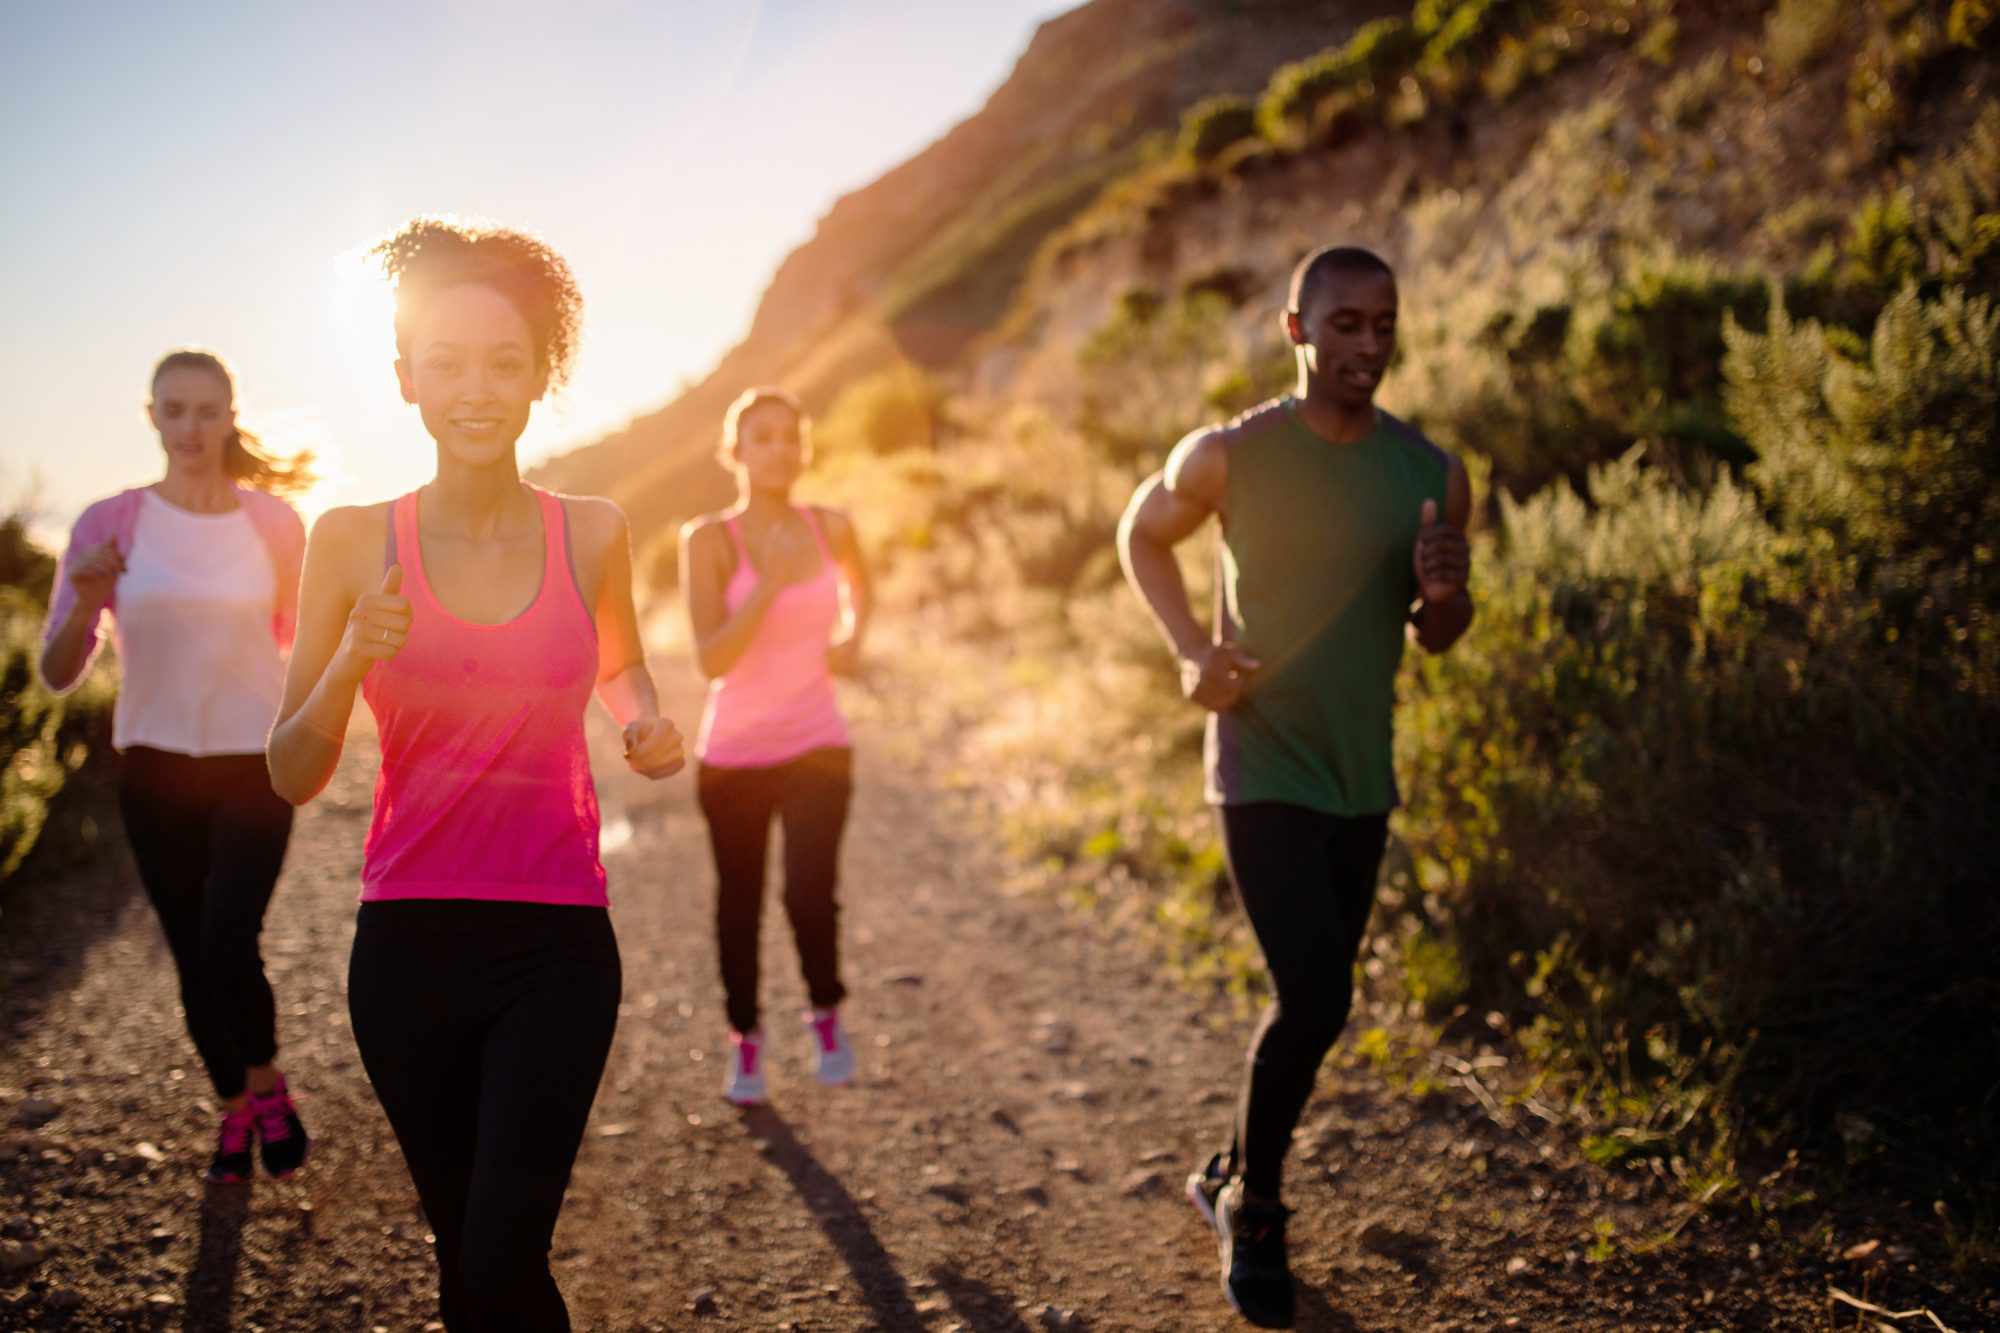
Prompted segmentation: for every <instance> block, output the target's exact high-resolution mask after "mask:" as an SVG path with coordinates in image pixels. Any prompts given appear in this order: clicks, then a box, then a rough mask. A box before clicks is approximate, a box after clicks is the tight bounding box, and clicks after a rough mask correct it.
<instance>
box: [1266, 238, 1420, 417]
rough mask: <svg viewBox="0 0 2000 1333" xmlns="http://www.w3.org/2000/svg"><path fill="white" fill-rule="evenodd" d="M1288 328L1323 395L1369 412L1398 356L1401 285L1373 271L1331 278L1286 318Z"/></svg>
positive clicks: (1313, 287) (1318, 284)
mask: <svg viewBox="0 0 2000 1333" xmlns="http://www.w3.org/2000/svg"><path fill="white" fill-rule="evenodd" d="M1285 328H1286V332H1287V333H1289V334H1290V335H1291V339H1292V341H1293V342H1294V343H1296V344H1298V346H1299V350H1300V352H1301V354H1302V355H1303V356H1304V358H1305V365H1306V371H1307V374H1308V376H1309V378H1310V380H1311V383H1312V385H1313V388H1314V389H1315V390H1316V391H1317V392H1319V393H1322V394H1324V395H1325V396H1326V397H1327V398H1329V399H1331V400H1332V401H1333V402H1335V403H1337V404H1338V405H1340V406H1341V407H1344V408H1348V409H1351V410H1359V409H1362V408H1366V407H1367V406H1368V405H1369V404H1370V403H1372V402H1373V401H1374V398H1375V389H1376V386H1377V385H1379V384H1381V382H1382V376H1383V374H1384V373H1385V372H1387V370H1388V369H1389V362H1390V360H1391V359H1392V358H1393V357H1394V356H1395V355H1396V280H1395V279H1394V278H1393V277H1391V276H1389V275H1388V274H1387V273H1383V272H1380V271H1375V270H1368V269H1360V270H1340V269H1336V270H1334V271H1332V272H1328V273H1325V274H1323V275H1321V276H1320V277H1318V278H1317V279H1316V280H1315V281H1314V282H1313V283H1312V284H1311V286H1310V287H1308V288H1307V290H1306V292H1305V293H1304V295H1303V296H1302V298H1301V300H1300V303H1299V309H1298V311H1297V312H1296V313H1288V314H1287V315H1286V316H1285Z"/></svg>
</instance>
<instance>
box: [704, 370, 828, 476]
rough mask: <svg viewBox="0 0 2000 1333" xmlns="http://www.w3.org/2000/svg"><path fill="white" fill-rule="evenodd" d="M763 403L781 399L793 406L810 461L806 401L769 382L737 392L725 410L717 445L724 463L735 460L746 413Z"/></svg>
mask: <svg viewBox="0 0 2000 1333" xmlns="http://www.w3.org/2000/svg"><path fill="white" fill-rule="evenodd" d="M760 403H782V404H783V405H784V406H786V407H788V408H790V409H791V410H792V419H793V420H794V421H796V422H798V423H799V452H800V453H801V454H803V455H804V456H805V458H806V460H807V461H808V462H810V461H811V460H812V418H811V417H808V416H807V415H806V409H805V407H804V405H803V404H801V403H800V402H799V400H798V399H797V398H795V397H793V396H792V395H791V394H789V393H787V392H786V391H785V390H783V389H780V388H778V387H776V386H775V385H770V384H760V385H757V386H755V387H753V388H749V389H745V390H744V391H743V392H742V393H740V394H738V395H736V401H735V402H733V403H731V404H730V405H729V410H728V411H727V412H724V413H723V414H722V443H721V444H720V445H718V446H717V447H716V451H715V452H716V456H717V457H718V458H720V459H721V460H722V461H723V462H725V463H734V462H735V461H736V436H737V432H738V431H739V430H740V429H741V427H742V425H743V416H744V414H745V413H746V412H748V411H749V410H750V409H751V408H753V407H756V406H758V405H759V404H760Z"/></svg>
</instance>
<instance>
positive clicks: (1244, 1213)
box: [1215, 1180, 1292, 1328]
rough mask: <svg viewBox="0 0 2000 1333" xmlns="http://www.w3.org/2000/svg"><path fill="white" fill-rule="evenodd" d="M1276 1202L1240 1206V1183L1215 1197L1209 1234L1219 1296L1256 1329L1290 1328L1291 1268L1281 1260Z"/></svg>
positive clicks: (1281, 1219) (1286, 1212)
mask: <svg viewBox="0 0 2000 1333" xmlns="http://www.w3.org/2000/svg"><path fill="white" fill-rule="evenodd" d="M1291 1213H1292V1210H1291V1209H1289V1208H1287V1207H1285V1205H1283V1204H1281V1203H1246V1202H1245V1201H1244V1199H1243V1182H1242V1181H1240V1180H1239V1181H1234V1182H1232V1183H1231V1184H1230V1185H1229V1186H1228V1187H1227V1188H1226V1189H1224V1190H1223V1191H1222V1192H1221V1193H1220V1194H1218V1195H1217V1196H1216V1199H1215V1234H1216V1236H1217V1238H1218V1240H1219V1245H1220V1249H1221V1251H1222V1294H1223V1295H1225V1296H1227V1297H1228V1298H1229V1303H1230V1304H1231V1305H1233V1306H1235V1307H1236V1311H1237V1313H1238V1314H1240V1315H1242V1316H1243V1317H1244V1318H1245V1319H1247V1320H1249V1321H1250V1322H1251V1323H1253V1324H1255V1325H1257V1327H1259V1328H1290V1327H1291V1326H1292V1270H1291V1266H1290V1265H1289V1264H1287V1263H1286V1262H1285V1219H1286V1218H1287V1217H1290V1216H1291Z"/></svg>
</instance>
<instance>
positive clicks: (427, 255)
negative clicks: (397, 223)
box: [368, 217, 583, 388]
mask: <svg viewBox="0 0 2000 1333" xmlns="http://www.w3.org/2000/svg"><path fill="white" fill-rule="evenodd" d="M368 253H369V254H370V255H372V256H375V257H376V258H377V259H379V260H380V261H381V264H382V271H383V273H384V274H386V275H387V276H388V278H389V280H390V282H392V283H394V284H395V288H396V350H397V352H398V353H407V351H408V344H409V336H410V325H411V323H412V321H414V320H415V319H416V317H417V312H418V311H420V310H421V309H423V307H424V305H425V304H426V303H427V302H428V301H429V300H430V299H431V298H432V297H434V296H435V295H437V293H439V292H441V291H444V290H445V289H446V288H449V287H458V286H463V285H465V284H467V283H472V284H476V285H479V286H483V287H491V288H492V289H493V290H494V291H496V292H498V293H500V295H502V296H504V297H506V298H507V301H508V303H509V304H510V305H512V306H513V307H514V309H516V310H517V311H519V312H520V314H521V318H522V319H524V320H526V321H527V322H528V329H529V332H530V333H531V334H532V335H533V337H534V340H535V353H536V356H537V357H538V358H539V359H540V361H541V369H543V370H545V371H547V372H548V377H549V385H550V387H552V388H559V387H561V385H562V384H563V382H564V381H565V380H567V379H568V378H569V372H570V368H571V366H572V365H574V363H575V361H576V344H577V337H578V335H579V333H580V332H581V331H582V327H583V294H582V293H581V292H579V291H578V290H577V286H576V278H575V276H574V275H572V274H571V273H570V270H569V265H568V263H566V262H565V261H564V260H563V257H562V256H561V255H559V254H557V253H556V252H555V251H554V250H551V249H550V248H549V246H548V244H547V242H545V241H543V240H542V239H541V238H540V237H536V236H530V235H528V234H527V233H526V232H521V231H514V230H512V229H510V228H506V227H487V226H476V225H474V224H471V223H467V222H460V221H455V220H453V219H450V218H438V217H419V218H411V219H410V220H409V221H408V222H406V223H404V224H403V227H402V230H400V231H398V232H397V233H396V234H395V235H393V236H391V237H389V238H388V239H387V240H384V241H380V242H378V243H377V244H375V245H374V246H373V247H371V248H370V249H369V251H368Z"/></svg>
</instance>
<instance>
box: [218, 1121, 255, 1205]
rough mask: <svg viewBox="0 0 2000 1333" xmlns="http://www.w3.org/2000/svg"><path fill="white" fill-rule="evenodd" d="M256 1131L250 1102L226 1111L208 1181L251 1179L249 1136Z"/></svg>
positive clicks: (225, 1182)
mask: <svg viewBox="0 0 2000 1333" xmlns="http://www.w3.org/2000/svg"><path fill="white" fill-rule="evenodd" d="M254 1133H256V1126H255V1125H254V1123H253V1122H252V1121H251V1118H250V1107H249V1105H248V1103H245V1104H244V1105H242V1106H239V1107H237V1108H236V1109H235V1110H234V1111H228V1112H225V1113H224V1114H223V1117H222V1127H221V1128H220V1129H218V1130H217V1131H216V1134H215V1156H214V1157H212V1158H210V1159H209V1163H208V1179H209V1183H211V1184H214V1185H241V1184H242V1183H243V1182H244V1181H246V1180H248V1179H250V1137H251V1135H253V1134H254Z"/></svg>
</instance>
